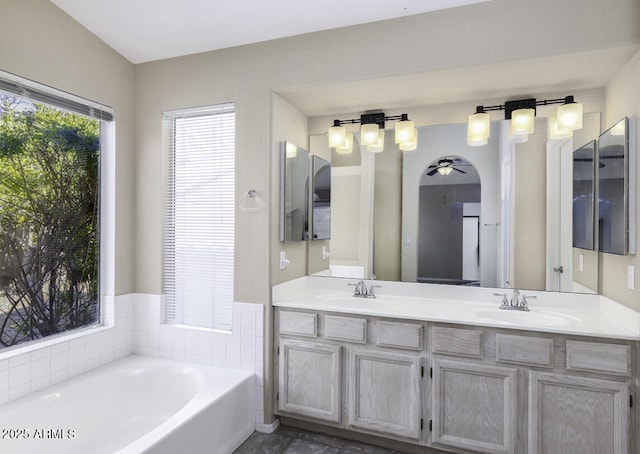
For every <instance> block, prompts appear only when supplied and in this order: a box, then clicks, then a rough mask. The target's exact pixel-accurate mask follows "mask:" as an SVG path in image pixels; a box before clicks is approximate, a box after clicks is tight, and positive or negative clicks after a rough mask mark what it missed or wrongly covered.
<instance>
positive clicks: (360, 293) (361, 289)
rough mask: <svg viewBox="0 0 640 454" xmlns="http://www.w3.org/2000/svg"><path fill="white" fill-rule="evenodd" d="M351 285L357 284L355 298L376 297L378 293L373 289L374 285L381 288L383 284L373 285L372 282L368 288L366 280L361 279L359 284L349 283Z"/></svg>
mask: <svg viewBox="0 0 640 454" xmlns="http://www.w3.org/2000/svg"><path fill="white" fill-rule="evenodd" d="M349 285H350V286H351V287H353V286H355V287H356V288H355V290H354V291H353V296H354V298H375V297H376V294H375V291H374V290H373V289H374V287H377V288H380V287H382V286H381V285H373V284H371V286H370V287H369V288H367V284H366V283H365V282H364V280H360V281H358V283H357V284H349Z"/></svg>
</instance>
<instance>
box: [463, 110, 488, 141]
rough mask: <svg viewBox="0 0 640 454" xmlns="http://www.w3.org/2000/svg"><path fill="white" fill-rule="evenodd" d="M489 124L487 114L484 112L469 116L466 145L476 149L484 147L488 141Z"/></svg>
mask: <svg viewBox="0 0 640 454" xmlns="http://www.w3.org/2000/svg"><path fill="white" fill-rule="evenodd" d="M490 130H491V123H490V118H489V114H488V113H485V112H477V113H475V114H473V115H469V121H468V122H467V144H468V145H470V146H472V147H476V146H481V145H486V144H487V142H488V141H489V133H490Z"/></svg>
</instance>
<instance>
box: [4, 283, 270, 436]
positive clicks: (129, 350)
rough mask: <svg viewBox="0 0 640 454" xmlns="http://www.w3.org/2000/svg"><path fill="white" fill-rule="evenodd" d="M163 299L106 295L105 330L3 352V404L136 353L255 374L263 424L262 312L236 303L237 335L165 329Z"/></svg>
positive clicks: (89, 330)
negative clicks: (248, 371) (242, 370)
mask: <svg viewBox="0 0 640 454" xmlns="http://www.w3.org/2000/svg"><path fill="white" fill-rule="evenodd" d="M161 302H162V300H161V296H160V295H150V294H140V293H131V294H126V295H119V296H116V297H115V298H113V297H107V298H106V300H105V304H104V324H103V326H98V327H92V328H87V329H84V330H79V331H77V332H75V333H73V334H68V335H61V336H57V337H55V338H52V339H44V340H42V341H40V342H37V343H34V344H28V345H25V346H24V347H19V348H16V349H12V350H9V351H6V352H2V351H0V404H4V403H6V402H9V401H11V400H15V399H18V398H20V397H23V396H25V395H27V394H30V393H33V392H36V391H39V390H42V389H44V388H46V387H48V386H51V385H53V384H56V383H59V382H62V381H64V380H67V379H69V378H72V377H74V376H76V375H79V374H82V373H83V372H87V371H90V370H92V369H95V368H97V367H100V366H102V365H105V364H108V363H110V362H112V361H116V360H118V359H121V358H124V357H125V356H128V355H131V354H136V355H143V356H153V357H161V358H166V359H173V360H178V361H186V362H192V363H198V364H207V365H213V366H219V367H226V368H232V369H245V370H252V371H254V372H255V374H256V425H257V426H260V425H262V423H263V420H264V419H263V418H264V416H263V408H264V405H263V383H264V381H263V364H264V362H263V353H262V349H263V339H264V333H263V319H264V318H263V317H264V315H263V311H264V306H263V305H261V304H250V303H234V304H233V329H232V333H224V332H214V331H211V330H201V329H191V328H183V327H176V326H172V325H163V324H162V323H161V320H162V304H161Z"/></svg>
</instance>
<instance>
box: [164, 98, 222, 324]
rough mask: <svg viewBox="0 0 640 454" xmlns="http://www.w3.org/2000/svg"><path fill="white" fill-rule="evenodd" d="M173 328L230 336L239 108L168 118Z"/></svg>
mask: <svg viewBox="0 0 640 454" xmlns="http://www.w3.org/2000/svg"><path fill="white" fill-rule="evenodd" d="M163 130H164V134H165V137H164V139H165V143H166V144H167V145H168V147H167V148H168V151H169V160H168V163H169V165H168V172H167V182H166V188H167V193H166V197H165V220H164V222H165V225H164V228H165V234H164V236H165V238H164V241H165V242H164V273H163V274H164V276H163V285H164V294H165V321H166V322H167V323H173V324H179V325H190V326H199V327H204V328H215V329H222V330H231V326H232V320H231V313H232V311H231V307H232V302H233V269H234V266H233V265H234V210H235V203H234V200H235V197H234V194H235V189H234V187H235V111H234V105H233V104H232V103H230V104H222V105H216V106H211V107H205V108H197V109H185V110H178V111H170V112H165V113H164V116H163Z"/></svg>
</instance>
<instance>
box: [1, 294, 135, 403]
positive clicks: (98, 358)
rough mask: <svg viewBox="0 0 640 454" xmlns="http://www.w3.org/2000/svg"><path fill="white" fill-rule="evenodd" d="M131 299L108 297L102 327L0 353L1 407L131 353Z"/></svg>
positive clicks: (126, 296) (129, 296)
mask: <svg viewBox="0 0 640 454" xmlns="http://www.w3.org/2000/svg"><path fill="white" fill-rule="evenodd" d="M133 307H134V305H133V298H132V296H131V295H122V296H118V297H115V298H109V297H107V298H106V300H105V303H104V311H105V317H104V319H105V324H104V325H105V326H101V327H96V328H89V329H86V330H81V331H78V332H75V333H73V334H69V335H67V336H61V337H56V338H54V339H43V340H42V341H41V342H37V343H32V344H27V345H25V346H24V347H22V348H17V349H13V350H9V351H6V352H0V404H2V403H6V402H8V401H10V400H13V399H17V398H19V397H22V396H25V395H27V394H29V393H32V392H36V391H39V390H41V389H44V388H46V387H48V386H50V385H53V384H55V383H59V382H61V381H64V380H66V379H68V378H71V377H73V376H75V375H78V374H81V373H83V372H86V371H88V370H91V369H95V368H96V367H99V366H101V365H103V364H107V363H109V362H111V361H115V360H116V359H120V358H124V357H125V356H127V355H130V354H132V353H133V329H132V328H133V324H132V321H131V319H132V318H133Z"/></svg>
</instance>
